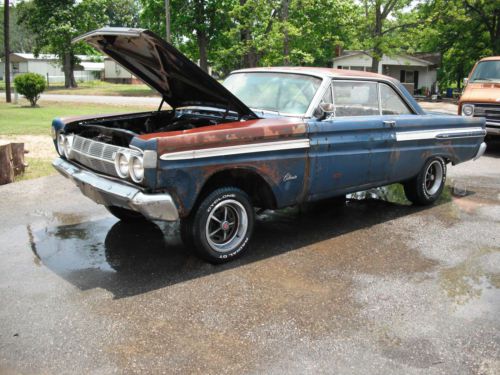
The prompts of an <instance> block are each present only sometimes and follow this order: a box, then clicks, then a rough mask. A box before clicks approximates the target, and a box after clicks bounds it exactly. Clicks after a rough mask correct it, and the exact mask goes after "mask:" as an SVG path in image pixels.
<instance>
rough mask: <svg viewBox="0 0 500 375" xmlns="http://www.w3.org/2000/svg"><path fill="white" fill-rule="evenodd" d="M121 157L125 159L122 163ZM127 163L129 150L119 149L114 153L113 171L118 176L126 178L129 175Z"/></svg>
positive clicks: (128, 161)
mask: <svg viewBox="0 0 500 375" xmlns="http://www.w3.org/2000/svg"><path fill="white" fill-rule="evenodd" d="M122 157H123V158H124V159H125V161H124V162H123V163H121V158H122ZM129 163H130V153H129V152H127V151H125V150H120V151H118V152H117V153H116V155H115V171H116V174H117V175H118V176H119V177H121V178H128V177H129V176H130V168H129ZM121 167H125V169H124V170H122V168H121Z"/></svg>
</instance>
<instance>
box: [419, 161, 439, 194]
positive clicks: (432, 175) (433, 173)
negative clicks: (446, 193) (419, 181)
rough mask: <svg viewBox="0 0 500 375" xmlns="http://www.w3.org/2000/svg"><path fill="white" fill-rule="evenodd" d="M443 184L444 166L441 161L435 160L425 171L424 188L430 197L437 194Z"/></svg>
mask: <svg viewBox="0 0 500 375" xmlns="http://www.w3.org/2000/svg"><path fill="white" fill-rule="evenodd" d="M442 183H443V165H442V164H441V162H440V161H439V160H434V161H433V162H432V163H430V164H429V166H428V167H427V169H426V171H425V180H424V188H425V192H426V193H427V194H428V195H434V194H436V193H437V191H438V190H439V188H440V187H441V184H442Z"/></svg>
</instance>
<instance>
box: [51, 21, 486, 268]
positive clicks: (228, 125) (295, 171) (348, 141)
mask: <svg viewBox="0 0 500 375" xmlns="http://www.w3.org/2000/svg"><path fill="white" fill-rule="evenodd" d="M81 40H84V41H86V42H87V43H89V44H90V45H92V46H93V47H95V48H96V49H98V50H100V51H101V52H103V53H104V54H107V55H108V56H109V57H111V58H112V59H114V60H115V61H117V62H118V63H119V64H121V65H123V66H124V67H125V68H126V69H128V70H129V71H130V72H131V73H132V74H134V75H135V76H136V77H137V78H139V79H141V80H143V81H144V82H145V83H146V84H148V85H149V86H151V87H152V88H154V89H155V90H156V91H158V92H159V93H160V95H161V97H162V99H161V103H160V105H159V108H158V110H156V111H151V112H142V113H127V114H122V115H113V116H105V115H94V116H87V117H74V118H65V119H55V120H54V122H53V129H52V130H53V138H54V143H55V147H56V149H57V151H58V153H59V155H60V157H59V158H58V159H56V160H55V161H54V163H53V165H54V167H55V168H56V169H57V170H58V171H59V172H60V173H61V174H63V175H64V176H66V177H68V178H70V179H71V180H72V181H73V182H74V183H75V184H76V185H77V186H78V187H79V188H80V190H81V191H82V193H83V194H85V195H86V196H87V197H89V198H91V199H92V200H94V201H95V202H96V203H99V204H102V205H104V206H106V208H107V209H108V210H109V211H110V212H111V213H112V214H113V215H115V216H116V217H118V218H119V219H121V220H166V221H177V220H179V221H180V225H181V233H182V237H183V240H184V241H185V243H186V244H187V245H188V246H189V247H191V248H192V249H194V250H195V251H196V252H197V253H198V254H199V255H200V256H201V257H203V258H204V259H206V260H208V261H210V262H212V263H222V262H225V261H228V260H231V259H234V258H235V257H237V256H240V255H241V254H242V253H244V251H245V250H246V249H247V248H248V247H249V243H250V239H251V236H252V232H253V227H254V225H253V224H254V216H255V214H254V209H255V208H260V209H278V208H283V207H287V206H291V205H296V204H299V203H303V202H310V201H316V200H320V199H325V198H330V197H336V196H345V195H346V194H348V193H352V192H356V191H360V190H366V189H369V188H373V187H378V186H383V185H388V184H392V183H402V184H403V186H404V191H405V193H406V196H407V198H408V199H409V200H410V201H411V202H413V203H414V204H417V205H429V204H432V203H433V202H435V201H436V200H437V199H438V197H439V196H440V194H441V192H442V191H443V188H444V186H445V181H446V168H447V165H449V164H453V165H454V164H458V163H462V162H464V161H467V160H471V159H476V158H478V157H480V156H481V155H482V154H483V153H484V151H485V149H486V144H485V143H484V142H483V140H484V136H485V121H484V119H482V118H474V117H460V116H452V115H434V114H428V113H426V112H424V111H423V110H422V108H421V107H420V106H419V105H418V103H417V102H416V101H415V100H414V99H413V98H412V96H411V95H410V94H409V93H408V92H407V91H406V89H405V88H404V87H403V86H402V85H401V84H400V83H399V82H398V81H396V80H394V79H392V78H390V77H386V76H383V75H378V74H372V73H365V72H358V71H346V70H336V69H328V68H312V67H275V68H256V69H244V70H238V71H235V72H233V73H231V74H230V75H229V76H228V77H227V78H226V80H225V81H224V82H223V83H222V84H220V83H219V82H217V81H216V80H215V79H213V78H212V77H210V76H209V75H208V74H206V73H205V72H204V71H202V70H201V69H200V68H199V67H198V66H197V65H196V64H194V63H193V62H191V61H190V60H189V59H187V58H186V57H185V56H184V55H182V54H181V53H180V52H179V51H178V50H176V49H175V48H174V47H172V46H171V45H170V44H168V43H166V42H165V41H163V40H162V39H161V38H160V37H158V36H157V35H155V34H154V33H152V32H150V31H147V30H142V29H124V28H104V29H100V30H96V31H93V32H90V33H88V34H85V35H83V36H81V37H79V38H77V41H81Z"/></svg>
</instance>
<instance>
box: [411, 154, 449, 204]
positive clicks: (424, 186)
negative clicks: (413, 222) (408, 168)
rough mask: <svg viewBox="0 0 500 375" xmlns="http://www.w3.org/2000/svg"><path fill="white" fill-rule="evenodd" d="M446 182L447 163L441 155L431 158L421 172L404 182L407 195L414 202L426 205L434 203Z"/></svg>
mask: <svg viewBox="0 0 500 375" xmlns="http://www.w3.org/2000/svg"><path fill="white" fill-rule="evenodd" d="M445 183H446V164H445V162H444V160H443V159H442V158H440V157H434V158H431V159H429V160H428V161H427V162H426V163H425V165H424V167H423V168H422V170H421V171H420V173H419V174H418V175H417V176H416V177H414V178H413V179H411V180H409V181H407V182H405V183H404V184H403V186H404V190H405V195H406V198H408V200H409V201H410V202H412V203H414V204H417V205H421V206H425V205H429V204H432V203H434V202H435V201H436V200H437V199H438V198H439V196H440V195H441V193H442V192H443V189H444V186H445Z"/></svg>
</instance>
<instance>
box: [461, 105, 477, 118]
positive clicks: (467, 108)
mask: <svg viewBox="0 0 500 375" xmlns="http://www.w3.org/2000/svg"><path fill="white" fill-rule="evenodd" d="M473 114H474V105H473V104H464V105H463V106H462V115H464V116H472V115H473Z"/></svg>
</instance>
